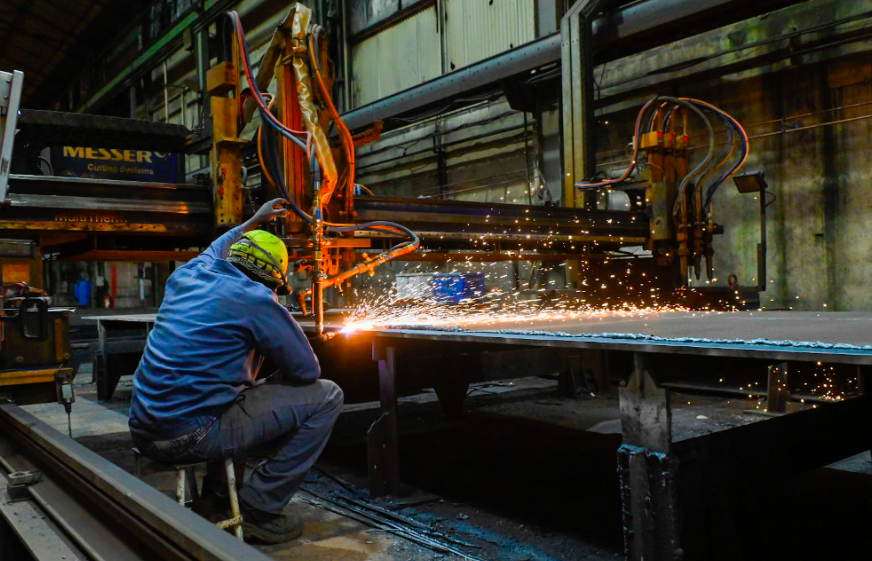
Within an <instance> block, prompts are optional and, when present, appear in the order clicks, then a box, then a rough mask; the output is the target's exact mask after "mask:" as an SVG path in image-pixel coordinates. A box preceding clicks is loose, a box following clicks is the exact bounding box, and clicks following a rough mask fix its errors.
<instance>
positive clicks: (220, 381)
mask: <svg viewBox="0 0 872 561" xmlns="http://www.w3.org/2000/svg"><path fill="white" fill-rule="evenodd" d="M285 204H287V202H286V201H284V200H282V199H275V200H273V201H270V202H268V203H266V204H265V205H263V206H262V207H261V208H260V209H259V210H258V211H257V213H256V214H255V215H254V216H253V217H252V218H251V219H250V220H248V221H247V222H245V223H244V224H242V225H241V226H238V227H236V228H234V229H232V230H230V231H229V232H227V233H225V234H224V235H223V236H221V237H220V238H218V239H217V240H216V241H214V242H213V243H212V245H211V246H209V248H208V249H206V250H205V251H204V252H203V253H201V254H200V255H199V256H197V257H196V258H194V259H193V260H191V261H189V262H188V263H187V264H185V265H183V266H182V267H180V268H178V269H176V271H175V272H173V274H172V275H171V276H170V278H169V280H168V281H167V286H166V292H165V295H164V300H163V303H162V304H161V306H160V309H159V310H158V314H157V319H156V320H155V323H154V327H153V328H152V330H151V332H150V333H149V335H148V341H147V343H146V347H145V351H144V353H143V355H142V360H141V361H140V363H139V368H137V370H136V373H135V375H134V378H133V388H134V390H133V399H132V402H131V407H130V420H129V426H130V432H131V436H132V438H133V442H134V444H135V445H136V446H137V447H138V448H139V450H140V451H141V452H142V454H144V455H145V456H147V457H150V458H152V459H154V460H157V461H160V462H165V463H193V462H209V464H208V469H207V474H206V478H205V480H204V483H203V503H206V504H207V505H208V504H209V503H211V504H212V505H213V506H214V505H215V504H220V503H224V505H225V506H226V507H227V508H229V500H228V499H227V496H228V491H227V485H226V483H224V482H223V481H222V479H221V474H222V472H223V465H224V463H223V461H224V458H228V457H234V458H237V457H239V456H241V455H243V454H246V453H248V452H251V453H252V455H253V456H254V455H256V454H255V452H260V453H261V454H266V459H265V460H264V461H263V462H261V463H259V464H258V465H257V467H256V468H255V469H253V470H252V471H251V473H250V474H249V475H248V476H247V477H246V478H245V479H244V482H243V484H242V487H241V489H240V490H239V499H240V501H239V502H240V508H241V512H242V516H243V520H244V522H243V530H244V532H245V534H246V536H247V537H248V536H250V537H254V538H257V539H259V540H261V541H264V542H267V543H281V542H284V541H288V540H291V539H294V538H296V537H299V536H300V535H301V534H302V531H303V523H302V519H301V518H300V516H299V515H297V514H296V513H293V512H284V511H285V507H286V506H287V505H288V503H289V502H290V500H291V497H292V496H293V494H294V493H295V492H296V491H297V489H298V488H299V487H300V484H301V483H302V481H303V477H304V475H305V474H306V472H307V471H308V470H309V468H311V467H312V465H313V464H314V463H315V460H316V459H317V458H318V456H319V455H320V454H321V451H322V450H323V449H324V445H325V444H326V443H327V439H328V437H329V436H330V432H331V431H332V429H333V424H334V423H335V422H336V418H337V417H338V415H339V412H340V410H341V409H342V404H343V395H342V390H341V389H340V388H339V386H337V385H336V384H334V383H333V382H330V381H327V380H321V379H320V367H319V365H318V359H317V357H316V356H315V353H314V352H313V351H312V347H311V346H310V345H309V341H308V339H307V338H306V336H305V334H304V333H303V330H302V329H301V328H300V326H299V325H298V324H297V322H296V321H295V320H294V318H293V317H292V316H291V314H290V312H289V311H288V310H287V309H286V308H285V307H284V306H282V305H281V304H280V303H279V300H278V298H277V293H279V294H287V292H288V290H289V287H288V280H287V269H288V252H287V249H286V248H285V245H284V244H283V243H282V241H281V240H280V239H279V238H277V237H276V236H274V235H272V234H270V233H269V232H265V231H263V230H258V229H257V228H259V227H260V226H263V225H264V224H266V223H268V222H269V221H271V220H273V219H274V218H279V217H283V216H285V215H287V210H286V209H285V207H284V206H283V205H285ZM265 361H266V362H267V363H268V364H271V365H272V366H273V367H274V368H275V369H276V370H275V372H274V373H273V374H272V375H271V376H269V378H268V379H267V380H266V381H265V382H264V381H263V380H256V378H258V372H259V370H260V369H261V366H262V365H263V364H264V362H265ZM261 378H262V377H261ZM201 504H202V503H201ZM207 510H208V509H207Z"/></svg>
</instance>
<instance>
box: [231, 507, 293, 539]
mask: <svg viewBox="0 0 872 561" xmlns="http://www.w3.org/2000/svg"><path fill="white" fill-rule="evenodd" d="M239 508H240V511H241V513H242V531H243V532H244V533H245V538H246V539H250V538H254V539H257V540H259V541H262V542H265V543H283V542H287V541H291V540H294V539H297V538H299V537H300V536H302V535H303V518H302V517H301V516H300V515H299V514H297V513H284V512H283V513H281V514H272V513H270V512H264V511H262V510H257V509H254V508H250V507H248V505H245V504H243V503H242V501H240V504H239Z"/></svg>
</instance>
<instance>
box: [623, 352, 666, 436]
mask: <svg viewBox="0 0 872 561" xmlns="http://www.w3.org/2000/svg"><path fill="white" fill-rule="evenodd" d="M633 358H634V364H635V368H634V370H633V375H632V376H631V377H630V380H629V382H627V387H625V388H620V400H621V427H622V430H623V433H624V444H630V445H633V446H639V447H642V448H644V449H646V450H648V451H651V452H668V451H669V450H670V448H671V447H672V410H671V409H670V408H669V390H667V389H666V388H662V387H659V386H658V385H657V383H656V382H655V379H654V375H653V373H652V365H651V358H650V357H648V356H647V355H645V354H643V353H635V354H634V357H633Z"/></svg>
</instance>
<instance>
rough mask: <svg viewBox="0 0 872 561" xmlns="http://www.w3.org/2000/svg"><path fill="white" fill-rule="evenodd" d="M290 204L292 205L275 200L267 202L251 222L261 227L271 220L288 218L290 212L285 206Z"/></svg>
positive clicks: (282, 200) (283, 200) (281, 200)
mask: <svg viewBox="0 0 872 561" xmlns="http://www.w3.org/2000/svg"><path fill="white" fill-rule="evenodd" d="M288 204H290V203H288V201H286V200H285V199H273V200H271V201H269V202H266V203H264V204H263V206H261V207H260V208H259V209H257V212H255V213H254V216H252V217H251V221H252V222H253V223H255V224H256V225H258V226H260V225H262V224H266V223H267V222H269V221H270V220H274V219H276V218H281V217H284V216H287V215H288V213H289V211H288V209H287V207H286V206H285V205H288Z"/></svg>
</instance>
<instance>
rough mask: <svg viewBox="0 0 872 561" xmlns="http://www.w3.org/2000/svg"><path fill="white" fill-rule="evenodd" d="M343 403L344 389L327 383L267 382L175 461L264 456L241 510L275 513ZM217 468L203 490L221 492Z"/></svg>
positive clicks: (248, 481) (241, 494) (316, 453)
mask: <svg viewBox="0 0 872 561" xmlns="http://www.w3.org/2000/svg"><path fill="white" fill-rule="evenodd" d="M342 404H343V395H342V390H341V389H340V388H339V386H337V385H336V384H334V383H333V382H330V381H328V380H318V381H317V382H315V383H314V384H309V385H306V386H292V385H286V384H284V383H282V382H277V383H270V382H269V381H268V382H267V383H265V384H262V385H258V386H254V387H251V388H248V389H246V390H245V391H243V392H242V393H240V394H239V396H238V397H237V398H236V401H235V402H234V403H233V405H231V406H230V408H229V409H227V411H225V412H224V413H223V414H222V415H221V416H220V417H218V419H216V420H215V422H214V423H213V424H212V427H211V428H210V429H209V432H208V433H207V434H206V436H205V437H203V439H202V440H200V441H199V442H198V443H196V444H195V445H194V446H193V447H192V448H190V449H189V450H188V451H187V452H185V453H184V454H181V455H180V456H179V457H178V458H175V461H182V462H190V461H210V462H220V461H221V460H223V459H224V458H238V457H240V456H244V455H246V454H248V453H249V452H251V454H252V455H253V456H264V455H266V459H265V460H264V461H262V462H261V463H259V464H258V466H257V467H256V468H255V469H254V470H252V471H251V473H250V474H249V475H248V477H247V478H246V479H245V482H244V483H243V485H242V489H240V491H239V497H240V498H241V499H242V501H243V506H246V505H247V506H249V507H253V508H255V509H257V510H261V511H265V512H270V513H274V514H278V513H280V512H281V511H282V509H283V508H284V507H285V506H286V505H287V504H288V502H289V501H290V500H291V497H292V496H293V495H294V493H295V492H296V491H297V489H299V487H300V484H301V483H302V482H303V477H304V476H305V475H306V472H307V471H309V469H310V468H311V467H312V465H314V463H315V460H317V459H318V456H319V455H320V454H321V451H322V450H323V449H324V445H325V444H327V439H328V437H329V436H330V432H331V431H332V430H333V425H334V423H335V422H336V418H337V417H338V416H339V413H340V412H341V411H342ZM156 459H161V458H156ZM167 459H168V458H163V459H162V460H163V461H167ZM220 465H223V464H218V463H210V466H209V473H207V477H206V481H205V482H204V485H203V486H204V489H205V488H206V487H209V486H211V487H212V488H214V489H216V490H218V491H219V492H220V490H221V486H220V485H218V482H217V481H216V480H215V479H216V478H217V477H218V476H219V474H220V473H221V471H222V470H221V468H220V467H219V466H220ZM224 488H225V489H226V487H224Z"/></svg>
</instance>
